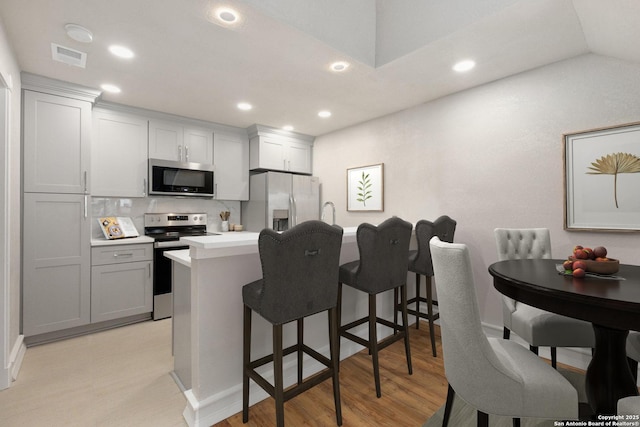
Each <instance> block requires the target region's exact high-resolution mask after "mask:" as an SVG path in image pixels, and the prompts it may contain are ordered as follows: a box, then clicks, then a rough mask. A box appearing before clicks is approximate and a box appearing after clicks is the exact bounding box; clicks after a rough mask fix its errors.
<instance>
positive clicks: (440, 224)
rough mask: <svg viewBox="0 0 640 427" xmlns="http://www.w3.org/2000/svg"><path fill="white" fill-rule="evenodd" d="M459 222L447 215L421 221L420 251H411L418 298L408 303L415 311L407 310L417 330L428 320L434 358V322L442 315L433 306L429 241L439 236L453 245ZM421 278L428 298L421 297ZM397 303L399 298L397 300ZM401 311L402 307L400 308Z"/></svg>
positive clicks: (412, 269) (410, 268) (435, 354)
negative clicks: (414, 318)
mask: <svg viewBox="0 0 640 427" xmlns="http://www.w3.org/2000/svg"><path fill="white" fill-rule="evenodd" d="M456 225H457V222H456V221H455V220H453V219H451V218H450V217H448V216H447V215H442V216H440V217H438V218H436V220H435V221H434V222H431V221H427V220H424V219H423V220H420V221H418V222H417V223H416V240H417V242H418V249H417V250H412V251H409V271H411V272H412V273H415V274H416V296H415V297H413V298H411V299H409V300H408V301H407V305H409V306H410V305H411V304H415V307H416V308H415V310H412V309H410V308H408V309H407V311H408V312H409V314H413V315H414V316H416V329H420V319H421V318H422V319H427V321H428V322H429V335H430V337H431V352H432V353H433V357H436V356H437V355H438V354H437V352H436V336H435V328H434V327H433V322H434V321H436V320H438V319H439V318H440V313H435V314H434V313H433V306H434V305H436V306H437V305H438V301H434V300H433V291H432V286H431V285H432V283H431V280H432V277H433V264H432V263H431V249H430V248H429V241H430V240H431V238H432V237H434V236H438V238H439V239H440V240H441V241H443V242H448V243H453V235H454V234H455V232H456ZM420 276H425V279H426V280H425V281H426V294H427V295H426V298H425V297H421V296H420ZM396 301H397V298H396ZM421 302H424V303H426V304H427V312H426V313H424V312H421V311H420V303H421ZM398 310H400V306H398Z"/></svg>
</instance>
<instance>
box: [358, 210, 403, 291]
mask: <svg viewBox="0 0 640 427" xmlns="http://www.w3.org/2000/svg"><path fill="white" fill-rule="evenodd" d="M412 229H413V225H411V223H410V222H407V221H404V220H403V219H401V218H398V217H392V218H389V219H387V220H386V221H384V222H383V223H381V224H380V225H378V226H377V227H376V226H374V225H371V224H367V223H364V224H360V226H359V227H358V230H357V233H356V236H357V241H358V250H359V252H360V262H359V266H358V270H357V271H356V273H355V275H356V287H357V288H358V289H362V290H363V291H365V292H368V293H371V294H377V293H380V292H384V291H386V290H389V289H393V288H396V287H398V286H402V285H405V284H406V283H407V267H408V264H409V244H410V240H411V230H412Z"/></svg>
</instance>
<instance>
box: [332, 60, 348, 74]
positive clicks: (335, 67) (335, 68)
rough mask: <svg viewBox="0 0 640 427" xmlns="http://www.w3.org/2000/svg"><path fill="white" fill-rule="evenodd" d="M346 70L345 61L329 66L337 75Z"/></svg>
mask: <svg viewBox="0 0 640 427" xmlns="http://www.w3.org/2000/svg"><path fill="white" fill-rule="evenodd" d="M347 68H349V63H348V62H345V61H338V62H334V63H333V64H331V71H336V72H338V73H339V72H341V71H345V70H346V69H347Z"/></svg>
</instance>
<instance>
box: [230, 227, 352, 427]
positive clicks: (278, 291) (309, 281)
mask: <svg viewBox="0 0 640 427" xmlns="http://www.w3.org/2000/svg"><path fill="white" fill-rule="evenodd" d="M342 234H343V230H342V228H340V227H339V226H337V225H328V224H326V223H324V222H322V221H306V222H303V223H301V224H299V225H297V226H295V227H293V228H291V229H289V230H287V231H285V232H282V233H277V232H275V231H273V230H270V229H264V230H262V231H261V232H260V235H259V237H258V247H259V253H260V261H261V264H262V279H260V280H256V281H254V282H251V283H249V284H247V285H245V286H243V287H242V301H243V303H244V321H243V325H244V326H243V334H244V340H243V369H242V388H243V391H242V421H243V422H245V423H246V422H247V421H248V419H249V379H252V380H253V381H254V382H256V384H258V385H260V387H262V388H263V389H264V390H265V391H266V392H267V393H269V395H271V397H273V398H274V399H275V404H276V424H277V426H278V427H282V426H284V402H285V401H287V400H289V399H291V398H292V397H295V396H297V395H298V394H300V393H302V392H304V391H306V390H308V389H309V388H311V387H313V386H315V385H318V384H320V383H321V382H323V381H324V380H326V379H328V378H332V379H333V397H334V403H335V407H336V421H337V424H338V425H342V410H341V405H340V385H339V379H338V364H339V355H340V353H339V345H338V340H339V335H338V333H339V332H338V327H339V323H338V312H337V305H338V278H339V274H338V269H339V266H340V250H341V247H342ZM253 311H255V312H256V313H257V314H259V315H260V316H261V317H262V318H264V319H265V320H266V321H268V322H269V323H271V324H272V329H273V353H272V354H271V355H268V356H264V357H260V358H259V359H256V360H251V313H252V312H253ZM323 311H328V314H329V348H330V350H329V351H330V357H329V358H327V357H325V356H323V355H322V354H320V353H318V352H317V351H316V350H314V349H312V348H310V347H308V346H307V345H305V344H304V341H303V339H304V336H303V331H304V318H305V317H307V316H311V315H313V314H316V313H321V312H323ZM294 321H295V322H296V323H297V331H298V333H297V342H296V343H295V344H293V345H292V346H290V347H288V348H283V334H282V327H283V325H284V324H286V323H289V322H294ZM292 353H295V354H297V368H298V382H297V384H296V385H295V386H293V387H291V388H288V389H287V390H286V393H285V391H284V384H283V357H284V356H286V355H288V354H292ZM304 354H306V355H308V356H309V357H311V358H313V359H315V361H317V362H319V363H321V364H323V365H324V366H326V369H325V370H323V371H321V372H320V373H318V374H315V375H313V376H311V377H309V378H306V379H303V377H302V372H303V369H302V368H303V366H302V362H303V356H304ZM271 362H273V377H274V379H273V385H272V384H271V383H269V382H268V381H267V380H266V379H265V378H264V377H263V376H262V375H261V373H260V372H262V371H260V372H259V368H260V367H261V366H263V365H266V364H269V363H271Z"/></svg>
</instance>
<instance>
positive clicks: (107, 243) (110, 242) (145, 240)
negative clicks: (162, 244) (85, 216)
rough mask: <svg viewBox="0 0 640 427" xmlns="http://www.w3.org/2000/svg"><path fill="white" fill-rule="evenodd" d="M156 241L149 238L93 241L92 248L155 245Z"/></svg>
mask: <svg viewBox="0 0 640 427" xmlns="http://www.w3.org/2000/svg"><path fill="white" fill-rule="evenodd" d="M153 242H154V240H153V238H152V237H149V236H139V237H127V238H125V239H113V240H109V239H105V238H102V239H100V238H98V239H91V246H110V245H136V244H141V243H153Z"/></svg>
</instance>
